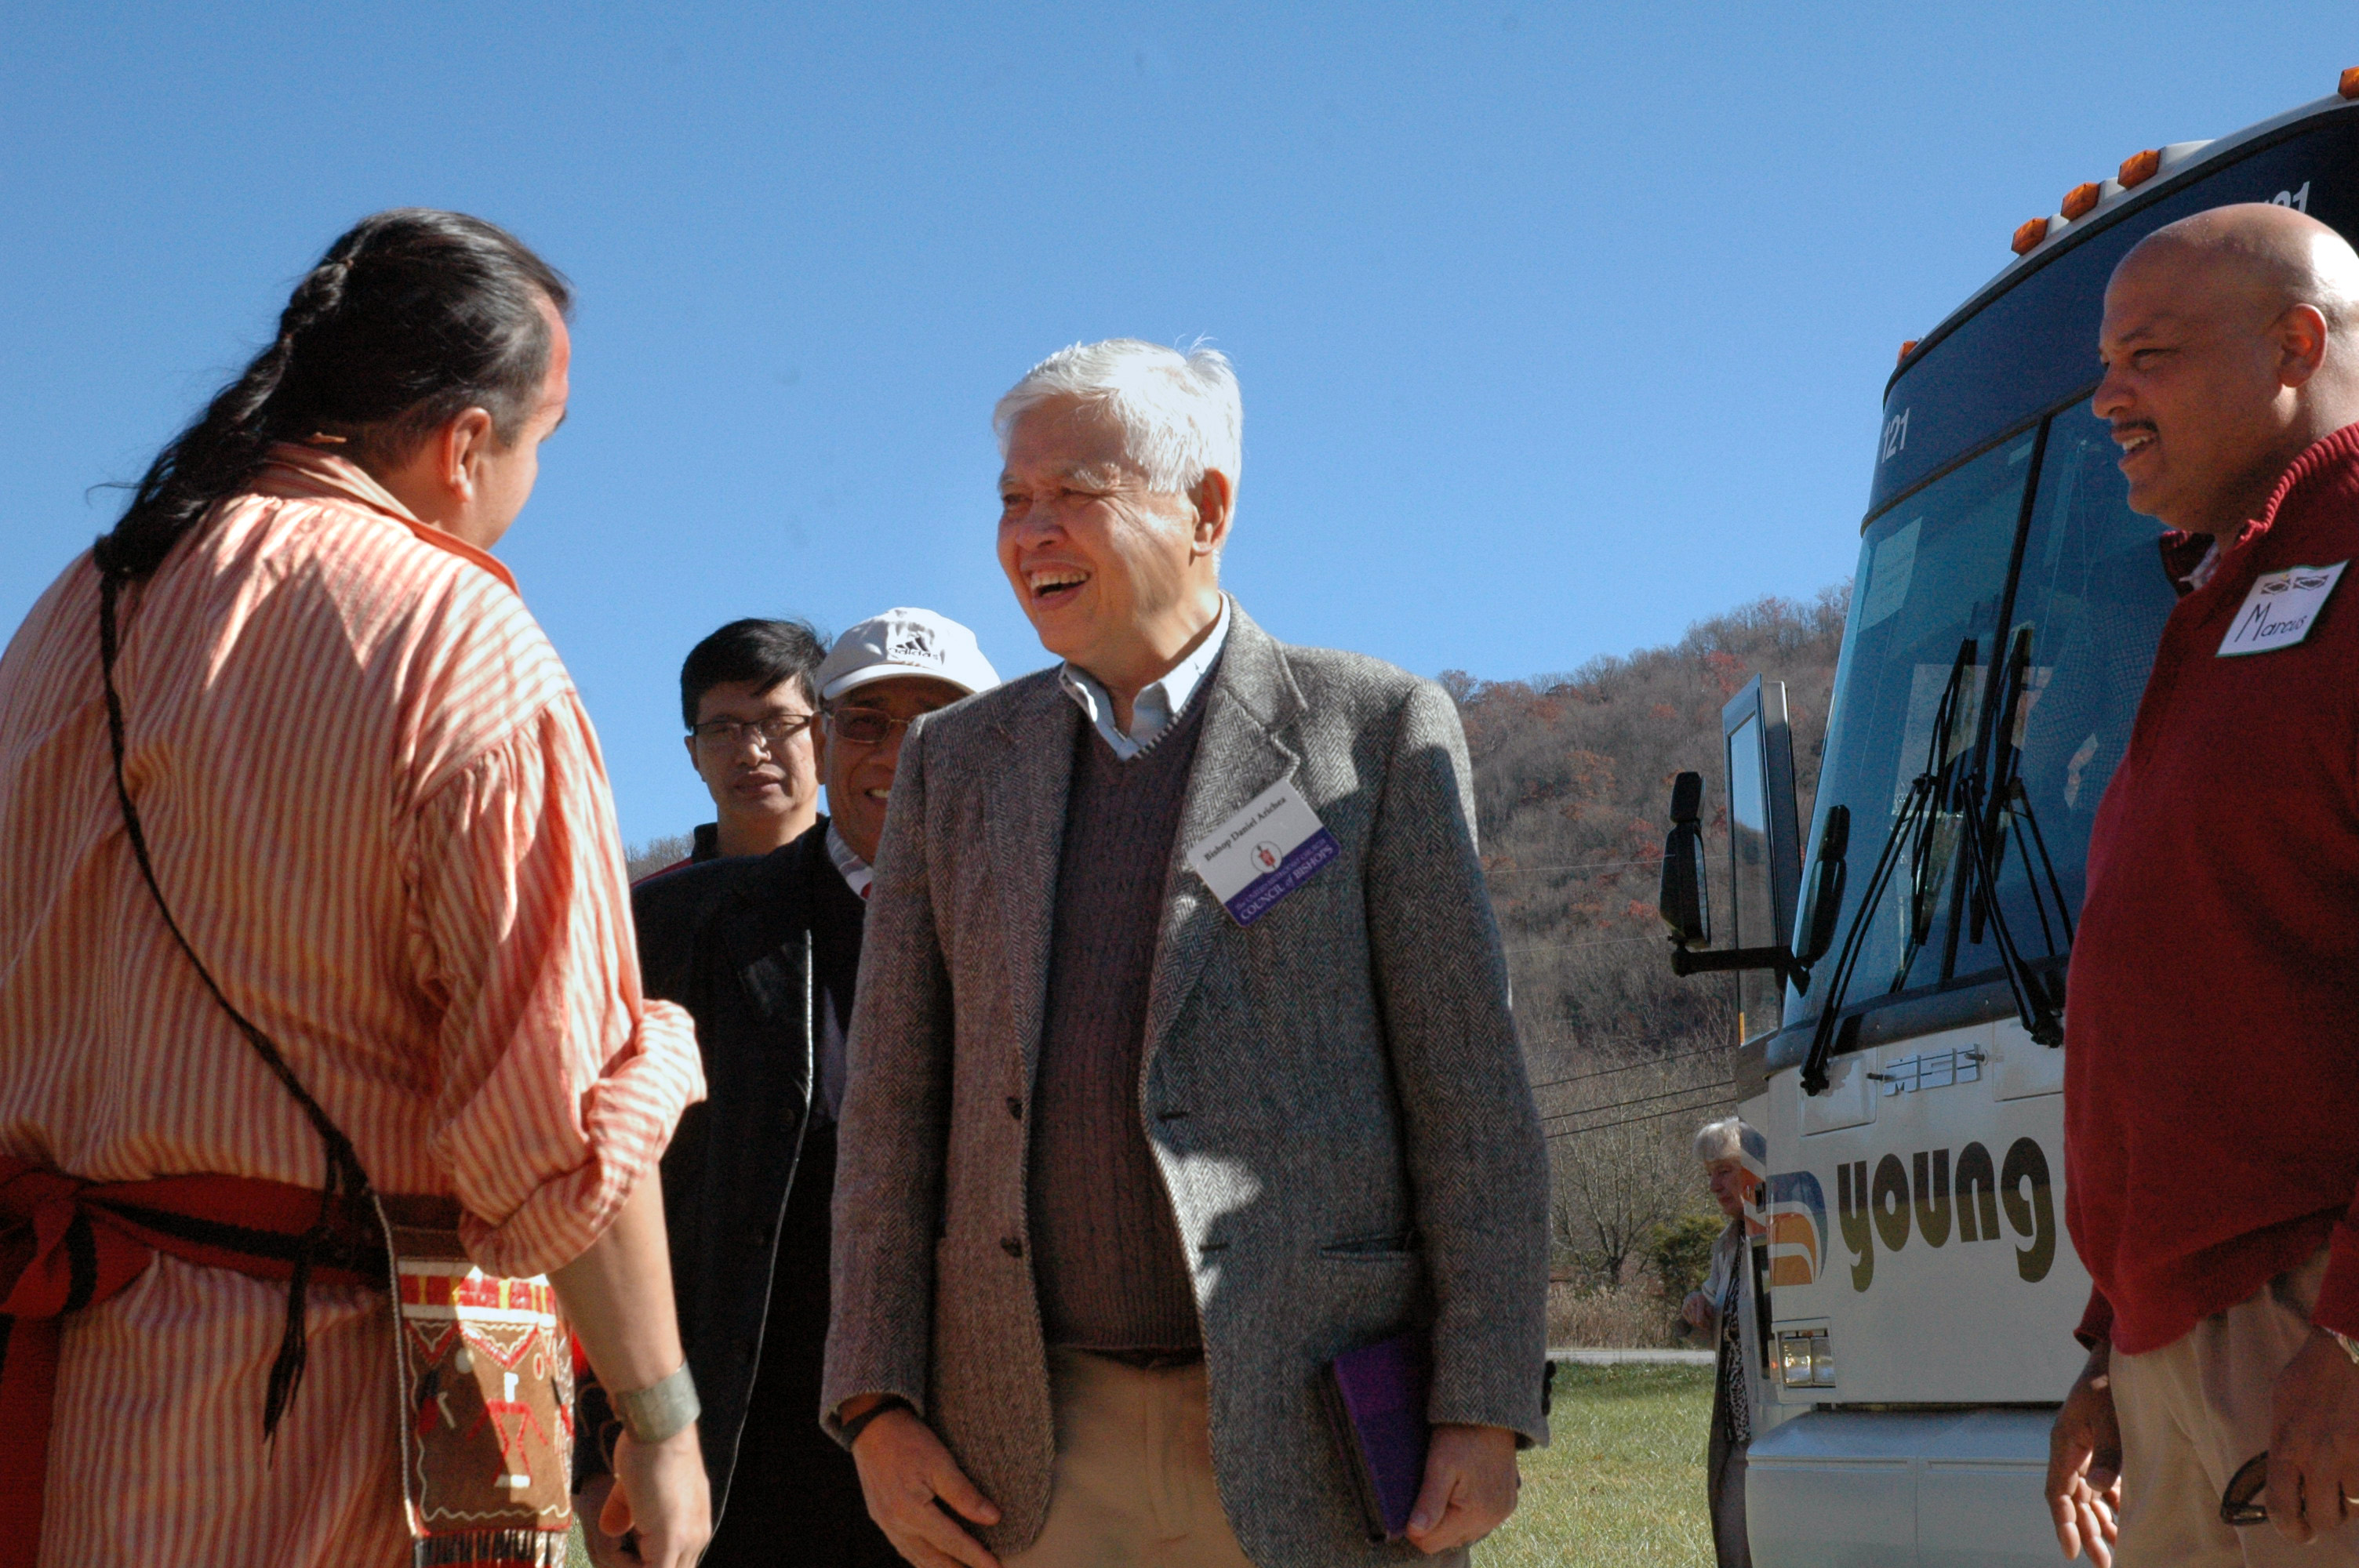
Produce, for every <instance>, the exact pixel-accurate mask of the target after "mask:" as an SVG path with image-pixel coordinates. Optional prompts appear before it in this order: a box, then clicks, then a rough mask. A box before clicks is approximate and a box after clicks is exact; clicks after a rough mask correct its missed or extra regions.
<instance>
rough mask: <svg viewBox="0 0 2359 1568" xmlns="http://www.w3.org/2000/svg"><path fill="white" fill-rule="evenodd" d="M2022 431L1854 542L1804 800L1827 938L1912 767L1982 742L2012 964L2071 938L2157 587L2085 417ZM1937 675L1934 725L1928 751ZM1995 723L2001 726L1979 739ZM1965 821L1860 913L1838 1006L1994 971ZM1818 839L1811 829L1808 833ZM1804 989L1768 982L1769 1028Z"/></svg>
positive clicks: (1893, 816)
mask: <svg viewBox="0 0 2359 1568" xmlns="http://www.w3.org/2000/svg"><path fill="white" fill-rule="evenodd" d="M2038 436H2039V432H2038V431H2026V432H2024V433H2023V434H2021V435H2019V436H2017V437H2015V438H2010V439H2008V440H2006V441H2002V442H2001V443H1999V445H1997V446H1996V447H1995V448H1993V449H1991V450H1989V451H1988V452H1985V453H1984V454H1983V455H1982V456H1980V457H1978V458H1975V459H1973V460H1971V461H1969V462H1967V463H1965V464H1964V465H1962V467H1960V468H1958V469H1957V470H1954V471H1952V472H1951V473H1950V474H1948V475H1947V476H1945V477H1944V478H1942V479H1940V480H1939V481H1935V482H1934V483H1932V484H1930V485H1928V486H1926V487H1925V488H1924V489H1923V490H1922V491H1919V492H1918V493H1917V494H1916V495H1914V496H1912V497H1910V498H1908V500H1906V501H1904V502H1903V503H1900V504H1899V505H1897V506H1895V507H1894V508H1892V509H1891V510H1890V511H1889V512H1887V513H1886V514H1885V515H1884V516H1883V517H1881V518H1878V519H1877V520H1876V521H1875V523H1874V524H1871V525H1870V526H1869V528H1868V530H1867V533H1866V535H1865V536H1864V539H1863V540H1862V543H1861V548H1860V557H1859V568H1858V573H1857V576H1856V578H1855V579H1854V581H1855V583H1856V585H1857V586H1856V588H1855V589H1854V595H1853V600H1852V620H1851V624H1850V626H1849V627H1847V628H1846V629H1845V632H1844V635H1843V656H1842V661H1841V664H1840V665H1839V667H1838V670H1837V673H1836V676H1835V688H1834V697H1833V713H1832V724H1831V728H1830V730H1829V734H1828V737H1827V748H1826V755H1827V759H1828V761H1827V764H1826V770H1827V771H1826V774H1825V776H1824V777H1823V778H1822V779H1821V781H1820V787H1819V796H1818V812H1819V817H1820V823H1821V825H1822V824H1823V822H1824V820H1825V814H1826V812H1827V811H1828V809H1829V808H1830V807H1832V806H1837V805H1843V806H1849V807H1850V809H1851V817H1852V831H1851V841H1850V849H1849V853H1848V856H1847V859H1848V860H1849V862H1850V866H1849V870H1850V876H1849V879H1848V885H1847V887H1846V889H1845V893H1844V905H1843V913H1842V915H1841V917H1840V920H1839V924H1838V929H1839V930H1842V931H1844V932H1846V933H1848V932H1849V931H1850V929H1851V927H1852V926H1853V925H1854V922H1856V921H1858V920H1860V918H1861V914H1860V907H1859V906H1860V904H1861V903H1862V902H1863V894H1864V891H1865V888H1866V886H1867V882H1868V873H1869V871H1870V870H1871V868H1872V867H1873V865H1874V863H1875V858H1876V856H1877V853H1878V851H1879V850H1880V849H1882V848H1883V846H1884V843H1885V840H1886V838H1887V836H1888V835H1889V834H1890V833H1891V831H1892V828H1893V825H1894V823H1895V821H1896V820H1897V818H1898V816H1900V813H1901V808H1902V807H1903V806H1904V805H1905V804H1906V803H1907V802H1908V797H1909V793H1910V790H1911V787H1912V786H1913V785H1914V784H1915V783H1916V780H1917V778H1918V775H1919V774H1920V773H1925V772H1927V771H1928V769H1929V768H1938V767H1940V766H1941V765H1943V764H1945V763H1948V762H1951V761H1953V760H1954V759H1956V758H1958V757H1959V756H1960V755H1961V754H1962V753H1963V752H1967V751H1968V749H1970V748H1985V749H1987V750H1986V753H1985V754H1986V759H1987V760H1985V761H1984V762H1983V764H1982V773H1981V776H1982V778H1983V780H1984V784H1985V787H1986V788H1987V789H1988V790H1989V791H1990V792H1991V793H1992V794H2003V795H2005V796H2006V799H2005V800H2003V801H2001V802H2000V803H1999V804H2000V805H2002V806H2006V807H2008V808H2009V809H2006V810H2004V811H2001V812H1999V813H1997V814H1996V815H1995V816H1991V817H1989V818H1988V819H1987V820H1988V821H1989V822H1990V823H1991V824H1993V825H1994V826H1995V831H1994V832H1993V833H1992V834H1991V835H1990V837H1989V838H1986V840H1985V842H1986V843H1987V844H1988V845H1989V846H1990V852H1991V859H1990V864H1991V868H1992V872H1993V875H1994V878H1995V885H1996V886H1997V889H1998V903H1999V908H2000V912H2001V913H2002V914H2004V915H2005V917H2006V924H2007V927H2008V930H2009V932H2010V933H2011V935H2012V936H2013V939H2014V942H2015V945H2016V947H2017V950H2018V951H2019V952H2020V953H2021V955H2022V956H2023V957H2024V958H2026V959H2027V960H2029V961H2031V962H2033V963H2038V961H2039V960H2041V959H2043V958H2050V957H2061V956H2062V955H2064V954H2065V953H2066V952H2068V951H2069V950H2070V936H2069V931H2070V922H2071V919H2072V918H2074V917H2076V916H2077V915H2078V914H2079V912H2080V905H2081V897H2082V891H2083V888H2084V886H2085V867H2086V861H2087V850H2088V840H2089V828H2090V825H2091V822H2092V820H2093V816H2094V815H2095V812H2096V807H2097V802H2098V799H2099V797H2100V796H2102V795H2104V787H2105V783H2106V781H2107V780H2108V779H2109V778H2111V777H2112V775H2113V770H2114V765H2115V764H2116V763H2117V762H2120V760H2121V757H2122V753H2123V752H2124V750H2125V748H2126V747H2127V745H2128V741H2129V732H2130V725H2131V721H2132V719H2134V718H2135V717H2136V708H2137V699H2138V695H2139V693H2140V691H2141V690H2142V689H2143V687H2144V686H2145V684H2146V671H2147V665H2149V664H2151V663H2152V661H2153V657H2154V648H2155V644H2156V643H2157V641H2158V639H2159V638H2160V636H2161V633H2162V623H2163V621H2164V619H2165V617H2167V616H2168V615H2169V611H2170V606H2171V604H2172V603H2173V602H2174V594H2173V592H2172V589H2171V588H2170V585H2169V581H2168V579H2166V577H2165V575H2164V573H2163V569H2162V565H2161V561H2160V559H2159V556H2158V550H2157V548H2156V537H2157V532H2158V530H2157V527H2156V524H2154V523H2153V522H2152V521H2151V520H2149V519H2147V518H2143V517H2139V516H2136V514H2133V513H2131V512H2130V510H2129V508H2128V504H2127V493H2126V486H2125V482H2124V481H2123V479H2122V477H2121V474H2120V472H2119V470H2117V469H2116V468H2115V467H2114V456H2115V452H2114V444H2113V441H2112V439H2111V438H2110V437H2109V436H2108V435H2107V433H2106V431H2105V428H2104V426H2103V425H2101V424H2100V423H2099V422H2098V421H2097V420H2096V419H2094V418H2093V417H2092V416H2090V415H2089V412H2088V409H2087V406H2085V405H2075V406H2071V407H2068V408H2067V409H2065V410H2064V411H2062V412H2060V413H2059V414H2058V415H2056V416H2054V418H2053V419H2052V420H2051V421H2050V422H2049V430H2048V431H2047V438H2046V440H2045V442H2044V443H2043V442H2042V441H2041V440H2039V439H2038ZM2027 493H2028V495H2029V498H2030V504H2029V505H2028V506H2026V504H2025V499H2026V496H2027ZM2018 542H2019V544H2020V553H2019V555H2018ZM2018 560H2019V562H2020V567H2019V570H2018V569H2016V563H2017V561H2018ZM2011 570H2016V576H2017V580H2016V581H2014V582H2012V583H2011V582H2010V581H2009V574H2010V571H2011ZM2002 616H2004V618H2005V619H2004V620H2002ZM2018 647H2019V648H2020V649H2021V651H2022V654H2021V667H2020V668H2019V669H2018V670H2017V671H2016V672H2015V674H2014V676H2012V677H2010V676H2009V675H2008V672H2007V671H2006V668H2005V667H2004V666H2005V665H2006V663H2007V662H2008V654H2010V652H2012V651H2014V650H2017V648H2018ZM1961 660H1963V661H1964V664H1963V667H1962V668H1961ZM1953 682H1954V684H1955V685H1956V686H1957V687H1958V690H1957V692H1956V695H1955V698H1954V700H1953V702H1952V704H1951V708H1952V711H1953V712H1954V714H1955V718H1954V719H1953V721H1952V722H1951V725H1950V727H1949V730H1948V731H1947V733H1946V734H1945V735H1944V736H1943V737H1942V739H1941V742H1940V751H1939V752H1938V753H1937V752H1936V750H1935V735H1934V727H1935V722H1936V716H1937V714H1939V712H1940V709H1941V707H1942V697H1943V696H1944V694H1945V692H1947V691H1948V690H1949V688H1950V687H1951V685H1952V684H1953ZM2010 684H2012V686H2013V687H2016V688H2017V689H2016V690H2014V691H2012V692H2010V690H2009V687H2010ZM2001 703H2003V704H2004V708H2003V711H2002V710H2001V709H2000V705H2001ZM2001 722H2005V723H2006V725H2007V726H2008V733H2007V734H2006V736H2004V737H1994V736H1992V735H1990V734H1989V733H1987V730H1988V729H1989V728H1990V727H1991V726H1994V725H1996V724H1998V723H2001ZM1993 741H2000V742H2001V744H1999V745H1997V746H1993V745H1992V742H1993ZM2017 786H2019V787H2017ZM1969 831H1971V827H1970V826H1969V825H1968V824H1966V823H1965V822H1963V821H1962V820H1960V819H1958V818H1956V817H1954V816H1940V815H1938V814H1937V815H1935V816H1932V817H1931V818H1930V819H1929V821H1928V822H1927V824H1926V825H1925V827H1924V833H1925V836H1926V844H1925V849H1924V852H1923V854H1922V855H1921V856H1919V857H1916V858H1915V860H1914V861H1913V863H1912V862H1911V861H1909V860H1904V861H1903V864H1902V870H1901V871H1900V874H1899V875H1898V876H1897V877H1896V878H1895V880H1894V881H1893V884H1892V886H1891V887H1890V888H1888V889H1887V890H1886V892H1885V894H1884V895H1883V897H1882V898H1881V900H1879V901H1878V903H1877V904H1876V906H1875V909H1874V910H1873V911H1871V912H1869V914H1867V916H1866V919H1865V925H1864V926H1863V927H1862V929H1861V931H1860V933H1859V938H1860V949H1859V957H1858V959H1857V963H1856V966H1855V968H1854V971H1853V974H1852V978H1851V980H1850V983H1849V986H1848V988H1847V991H1846V994H1845V996H1844V998H1843V1003H1844V1005H1846V1006H1849V1005H1855V1004H1858V1003H1861V1002H1865V1001H1870V1000H1874V999H1875V998H1876V997H1878V996H1882V995H1886V994H1889V993H1891V992H1896V991H1919V990H1923V989H1928V988H1931V987H1936V986H1940V985H1942V984H1945V983H1949V982H1953V981H1962V980H1968V979H1978V978H1983V977H1986V976H1990V975H1994V974H1995V973H1997V972H1998V971H1999V968H2000V962H2001V960H2000V955H1999V950H1998V946H1997V932H1996V931H1995V929H1994V928H1993V925H1992V924H1991V922H1990V921H1989V920H1988V919H1987V918H1986V917H1985V912H1983V911H1980V910H1977V908H1976V907H1975V906H1974V903H1973V901H1971V900H1969V899H1967V898H1966V897H1964V896H1963V889H1964V884H1963V881H1962V878H1963V875H1964V861H1965V859H1966V857H1967V855H1968V854H1969V853H1970V846H1969V845H1968V843H1967V841H1966V837H1965V836H1966V834H1967V833H1968V832H1969ZM1818 837H1819V828H1818V827H1813V831H1812V834H1811V837H1810V840H1808V842H1810V843H1812V844H1815V843H1816V842H1817V841H1818ZM1912 936H1913V937H1914V938H1915V939H1914V940H1912ZM1825 989H1826V988H1825V987H1824V986H1823V985H1820V986H1817V987H1816V988H1815V994H1814V992H1813V991H1812V990H1806V989H1792V990H1789V991H1788V999H1787V1009H1786V1022H1788V1024H1792V1023H1795V1022H1802V1021H1805V1020H1808V1019H1810V1018H1812V1017H1815V1016H1816V1015H1817V1013H1818V1011H1819V1010H1820V1008H1821V1006H1823V1004H1824V1002H1825V997H1824V994H1823V993H1824V990H1825Z"/></svg>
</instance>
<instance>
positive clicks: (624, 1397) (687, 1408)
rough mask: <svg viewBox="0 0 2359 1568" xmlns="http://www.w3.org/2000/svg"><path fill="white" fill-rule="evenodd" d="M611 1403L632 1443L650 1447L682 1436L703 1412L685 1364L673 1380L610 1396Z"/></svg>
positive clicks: (694, 1385) (675, 1373) (659, 1380)
mask: <svg viewBox="0 0 2359 1568" xmlns="http://www.w3.org/2000/svg"><path fill="white" fill-rule="evenodd" d="M608 1402H609V1403H611V1404H612V1405H613V1406H614V1413H615V1415H617V1416H619V1417H620V1418H622V1422H623V1430H624V1431H625V1432H627V1433H630V1434H631V1438H632V1441H634V1442H636V1443H641V1444H650V1445H652V1444H658V1443H662V1442H665V1441H667V1440H668V1439H669V1438H671V1437H672V1436H674V1435H675V1434H677V1433H679V1432H680V1431H682V1430H683V1429H685V1428H686V1427H687V1426H689V1425H690V1423H691V1422H694V1421H695V1420H696V1418H697V1417H698V1416H699V1415H701V1414H702V1413H703V1411H704V1407H703V1406H702V1405H701V1403H700V1402H699V1401H698V1400H697V1397H696V1379H694V1378H693V1377H691V1376H690V1375H689V1370H688V1363H687V1362H685V1361H683V1362H681V1363H680V1364H679V1370H678V1371H677V1372H674V1373H673V1374H672V1375H671V1376H670V1377H669V1378H662V1379H658V1380H656V1381H655V1382H652V1383H649V1384H648V1385H647V1387H646V1388H644V1389H633V1390H630V1391H629V1392H627V1393H619V1394H614V1395H611V1396H609V1400H608Z"/></svg>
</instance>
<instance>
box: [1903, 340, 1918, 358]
mask: <svg viewBox="0 0 2359 1568" xmlns="http://www.w3.org/2000/svg"><path fill="white" fill-rule="evenodd" d="M1916 347H1917V340H1916V339H1914V338H1908V339H1904V340H1903V341H1901V344H1900V357H1901V358H1902V359H1903V360H1906V359H1907V358H1908V356H1909V354H1910V353H1911V352H1912V351H1914V350H1915V349H1916Z"/></svg>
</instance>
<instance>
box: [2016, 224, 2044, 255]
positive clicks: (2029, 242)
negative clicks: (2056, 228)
mask: <svg viewBox="0 0 2359 1568" xmlns="http://www.w3.org/2000/svg"><path fill="white" fill-rule="evenodd" d="M2047 237H2048V220H2047V219H2045V218H2032V219H2029V220H2027V221H2026V222H2024V224H2023V226H2022V227H2020V228H2018V229H2017V230H2016V232H2015V238H2014V240H2013V241H2012V242H2010V243H2011V245H2012V247H2013V249H2014V251H2015V254H2017V255H2019V256H2021V255H2029V254H2031V253H2032V251H2033V250H2034V249H2036V248H2037V247H2038V244H2039V242H2040V241H2042V240H2044V239H2046V238H2047Z"/></svg>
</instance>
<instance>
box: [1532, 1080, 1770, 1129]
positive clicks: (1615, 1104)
mask: <svg viewBox="0 0 2359 1568" xmlns="http://www.w3.org/2000/svg"><path fill="white" fill-rule="evenodd" d="M1735 1084H1736V1080H1735V1079H1734V1078H1722V1079H1720V1080H1718V1081H1717V1082H1714V1083H1709V1084H1689V1085H1686V1086H1685V1087H1680V1088H1676V1089H1665V1090H1664V1091H1663V1092H1662V1093H1660V1094H1653V1095H1636V1096H1633V1097H1632V1098H1629V1099H1617V1100H1613V1101H1610V1102H1608V1103H1607V1104H1604V1105H1591V1106H1583V1107H1582V1108H1581V1109H1579V1110H1560V1111H1554V1112H1551V1113H1550V1114H1549V1115H1547V1116H1543V1117H1541V1118H1540V1119H1541V1120H1542V1121H1564V1120H1567V1119H1571V1118H1572V1117H1576V1116H1595V1115H1596V1114H1597V1113H1598V1112H1600V1111H1603V1110H1620V1109H1622V1108H1625V1106H1634V1105H1645V1104H1646V1103H1647V1101H1648V1100H1656V1099H1669V1098H1671V1097H1672V1096H1674V1095H1692V1094H1701V1093H1702V1092H1703V1091H1704V1090H1706V1089H1725V1088H1733V1087H1735Z"/></svg>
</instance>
